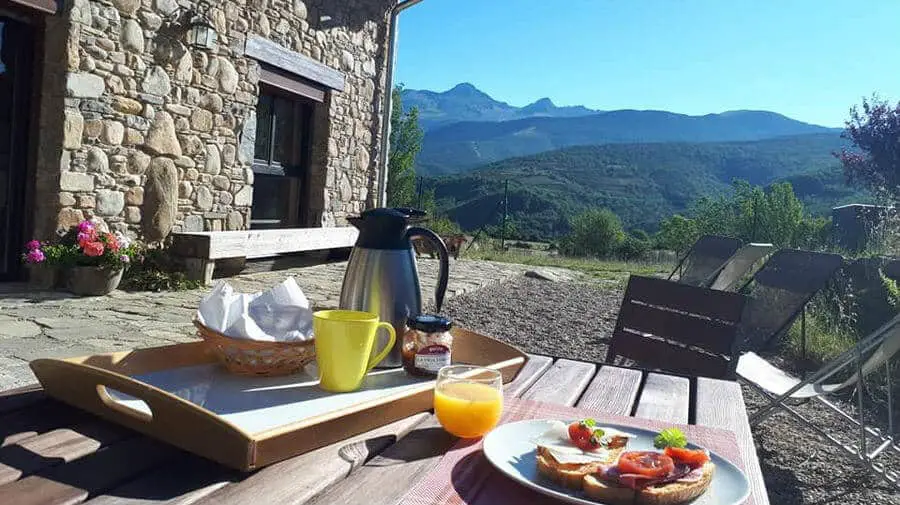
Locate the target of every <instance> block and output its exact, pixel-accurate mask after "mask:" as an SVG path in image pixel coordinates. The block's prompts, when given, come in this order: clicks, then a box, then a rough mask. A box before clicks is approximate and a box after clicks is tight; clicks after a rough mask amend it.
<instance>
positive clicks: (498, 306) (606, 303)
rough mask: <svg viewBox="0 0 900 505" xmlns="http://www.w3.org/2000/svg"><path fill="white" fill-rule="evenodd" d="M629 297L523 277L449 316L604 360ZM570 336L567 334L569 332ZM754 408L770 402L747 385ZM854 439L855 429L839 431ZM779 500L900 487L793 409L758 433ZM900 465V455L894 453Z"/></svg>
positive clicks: (523, 342) (810, 412) (779, 504)
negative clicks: (867, 468) (791, 413)
mask: <svg viewBox="0 0 900 505" xmlns="http://www.w3.org/2000/svg"><path fill="white" fill-rule="evenodd" d="M621 299H622V285H621V283H618V282H607V283H605V284H585V283H568V282H559V283H552V282H547V281H540V280H535V279H528V278H524V277H522V278H519V279H516V280H513V281H509V282H506V283H503V284H498V285H494V286H491V287H487V288H483V289H481V290H478V291H476V292H474V293H472V294H468V295H464V296H460V297H456V298H453V299H451V300H450V301H449V302H448V303H447V305H446V306H445V310H444V312H445V314H446V315H448V316H450V317H452V318H453V319H454V320H455V321H457V322H458V323H459V324H461V325H463V326H465V327H467V328H471V329H473V330H476V331H480V332H483V333H485V334H487V335H493V336H495V337H497V338H500V339H502V340H505V341H507V342H510V343H512V344H514V345H516V346H519V347H520V348H522V349H524V350H526V351H528V352H533V353H538V354H548V355H553V356H559V357H571V358H574V359H581V360H586V361H598V362H599V361H602V360H603V358H604V357H605V355H606V347H607V342H608V339H609V336H610V333H611V332H612V329H613V326H614V325H615V319H616V314H617V312H618V308H619V304H620V302H621ZM561 336H564V337H561ZM744 398H745V401H746V403H747V408H748V410H750V411H752V410H754V409H755V408H757V407H758V406H760V405H761V404H762V402H763V399H762V397H761V396H759V395H758V394H756V393H755V392H753V391H751V390H749V389H748V388H747V387H746V386H745V387H744ZM797 408H798V410H799V411H801V413H803V415H805V416H807V417H808V418H810V419H817V420H819V421H820V423H821V424H822V425H823V426H829V427H834V426H842V425H843V423H840V422H839V421H838V420H837V418H836V416H835V415H834V414H832V413H831V412H830V411H828V410H827V409H826V408H825V407H824V406H822V405H820V404H818V403H817V402H808V403H806V404H804V405H800V406H798V407H797ZM841 435H843V436H846V437H848V439H849V437H850V436H851V435H852V433H851V432H850V431H849V429H848V430H846V431H843V432H841V431H838V432H837V436H839V437H840V436H841ZM753 436H754V440H755V441H756V446H757V451H758V454H759V457H760V464H761V465H762V471H763V475H764V477H765V480H766V487H767V489H768V491H769V500H770V502H771V503H772V505H839V504H840V505H845V504H846V505H863V504H865V505H881V504H885V505H900V493H898V492H897V491H895V490H893V489H891V488H889V487H887V485H885V484H882V483H881V481H879V480H878V479H875V478H870V477H869V474H868V473H867V472H866V471H864V470H863V469H862V467H861V466H857V465H855V464H854V463H853V462H852V461H851V460H850V459H849V458H847V457H845V456H844V455H843V454H842V453H841V452H840V451H839V450H838V449H836V448H834V447H833V446H832V445H831V444H829V443H827V442H825V441H822V440H820V439H818V438H817V437H816V436H815V435H814V434H813V433H811V432H810V430H809V429H808V428H804V427H803V425H801V424H800V423H799V422H797V421H795V420H794V419H793V418H791V417H790V416H788V415H786V414H776V415H774V416H772V417H770V418H769V419H768V420H766V421H765V422H764V423H762V424H761V425H760V426H759V427H757V428H755V429H754V431H753ZM892 467H893V468H895V469H900V457H895V458H892Z"/></svg>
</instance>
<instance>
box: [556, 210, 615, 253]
mask: <svg viewBox="0 0 900 505" xmlns="http://www.w3.org/2000/svg"><path fill="white" fill-rule="evenodd" d="M569 226H570V228H571V229H572V231H571V233H569V235H567V236H566V237H565V238H564V239H563V240H562V241H560V251H561V252H562V253H564V254H568V255H571V256H597V257H601V258H605V257H608V256H611V255H612V254H614V253H616V252H617V251H618V249H619V245H620V244H621V243H622V241H623V240H624V239H625V232H624V231H623V230H622V221H620V220H619V217H618V216H616V215H615V214H614V213H613V212H612V211H610V210H608V209H589V210H586V211H584V212H582V213H581V214H579V215H577V216H575V217H574V218H572V220H571V222H570V223H569Z"/></svg>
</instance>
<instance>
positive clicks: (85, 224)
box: [78, 220, 94, 233]
mask: <svg viewBox="0 0 900 505" xmlns="http://www.w3.org/2000/svg"><path fill="white" fill-rule="evenodd" d="M78 231H80V232H84V233H91V232H93V231H94V223H92V222H90V221H87V220H85V221H82V222H80V223H78Z"/></svg>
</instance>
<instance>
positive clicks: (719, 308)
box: [606, 275, 745, 379]
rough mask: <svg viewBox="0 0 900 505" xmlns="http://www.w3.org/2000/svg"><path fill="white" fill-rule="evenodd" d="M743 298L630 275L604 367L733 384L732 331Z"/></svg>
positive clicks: (734, 349) (734, 336)
mask: <svg viewBox="0 0 900 505" xmlns="http://www.w3.org/2000/svg"><path fill="white" fill-rule="evenodd" d="M744 301H745V297H744V296H743V295H740V294H738V293H728V292H725V291H714V290H712V289H707V288H699V287H696V286H688V285H686V284H679V283H675V282H671V281H667V280H663V279H656V278H651V277H641V276H638V275H632V276H631V277H630V278H629V279H628V287H627V288H626V289H625V296H624V299H623V300H622V306H621V308H620V309H619V316H618V319H617V320H616V327H615V329H614V330H613V334H612V339H611V341H610V343H609V350H608V351H607V354H606V362H607V363H609V364H615V363H616V360H617V359H618V358H623V359H626V360H631V361H634V362H637V363H638V364H639V365H640V366H642V367H644V368H651V369H656V370H663V371H666V372H672V373H679V374H683V375H689V376H694V377H696V376H702V377H712V378H716V379H734V378H735V367H736V366H737V360H736V359H735V356H736V354H735V353H736V350H737V347H736V345H735V344H736V325H737V322H738V321H739V320H740V317H741V311H742V309H743V306H744Z"/></svg>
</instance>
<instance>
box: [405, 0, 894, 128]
mask: <svg viewBox="0 0 900 505" xmlns="http://www.w3.org/2000/svg"><path fill="white" fill-rule="evenodd" d="M898 19H900V0H855V1H850V0H755V1H750V0H615V1H613V0H424V1H423V2H422V3H420V4H419V5H417V6H414V7H412V8H411V9H409V10H407V11H404V12H403V13H402V14H401V17H400V24H399V37H400V38H399V49H398V53H397V72H396V80H397V82H401V83H404V84H405V85H406V86H407V87H408V88H415V89H431V90H436V91H444V90H446V89H449V88H450V87H452V86H453V85H455V84H457V83H459V82H471V83H473V84H474V85H476V86H477V87H478V88H480V89H481V90H483V91H485V92H487V93H488V94H490V95H491V96H493V97H494V98H496V99H499V100H503V101H506V102H509V103H511V104H513V105H517V106H522V105H525V104H528V103H530V102H533V101H535V100H537V99H539V98H542V97H545V96H548V97H550V98H551V99H552V100H553V101H554V102H555V103H556V104H557V105H586V106H588V107H591V108H595V109H601V110H614V109H661V110H670V111H674V112H681V113H685V114H706V113H710V112H722V111H726V110H735V109H760V110H771V111H775V112H780V113H782V114H785V115H787V116H790V117H793V118H796V119H800V120H803V121H808V122H811V123H817V124H822V125H826V126H842V124H843V121H844V119H845V118H846V116H847V111H848V110H849V108H850V106H851V105H853V104H855V103H859V102H860V100H861V99H862V97H863V96H870V95H871V94H872V93H878V94H879V95H880V96H881V97H883V98H887V99H890V100H893V101H896V100H898V99H900V25H898V24H897V20H898Z"/></svg>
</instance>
